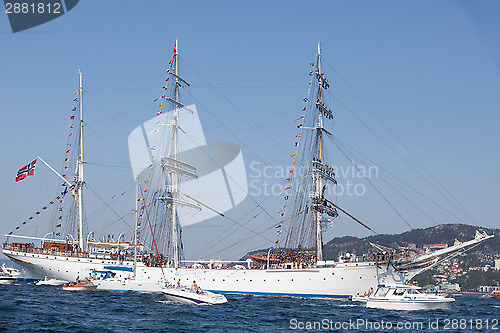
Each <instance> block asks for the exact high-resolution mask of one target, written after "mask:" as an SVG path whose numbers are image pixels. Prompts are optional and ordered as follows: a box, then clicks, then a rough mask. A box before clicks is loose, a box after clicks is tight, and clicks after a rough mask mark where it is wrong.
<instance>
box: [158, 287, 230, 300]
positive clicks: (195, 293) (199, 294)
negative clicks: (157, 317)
mask: <svg viewBox="0 0 500 333" xmlns="http://www.w3.org/2000/svg"><path fill="white" fill-rule="evenodd" d="M161 292H162V293H163V294H164V295H165V296H166V297H167V298H168V299H170V300H172V301H175V302H181V303H187V304H223V303H227V299H226V297H225V296H224V295H221V294H216V293H212V292H209V291H206V290H201V289H198V290H191V289H190V288H187V287H182V286H181V287H177V288H175V287H167V288H162V289H161Z"/></svg>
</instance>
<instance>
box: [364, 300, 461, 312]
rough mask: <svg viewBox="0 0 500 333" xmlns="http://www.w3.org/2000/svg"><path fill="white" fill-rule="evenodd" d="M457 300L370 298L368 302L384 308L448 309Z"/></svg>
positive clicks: (367, 305)
mask: <svg viewBox="0 0 500 333" xmlns="http://www.w3.org/2000/svg"><path fill="white" fill-rule="evenodd" d="M454 301H455V300H454V299H453V298H448V299H445V300H401V301H395V300H380V299H370V300H369V301H368V302H367V303H366V307H367V308H372V309H384V310H402V311H415V310H446V309H449V308H450V307H451V305H452V304H453V302H454Z"/></svg>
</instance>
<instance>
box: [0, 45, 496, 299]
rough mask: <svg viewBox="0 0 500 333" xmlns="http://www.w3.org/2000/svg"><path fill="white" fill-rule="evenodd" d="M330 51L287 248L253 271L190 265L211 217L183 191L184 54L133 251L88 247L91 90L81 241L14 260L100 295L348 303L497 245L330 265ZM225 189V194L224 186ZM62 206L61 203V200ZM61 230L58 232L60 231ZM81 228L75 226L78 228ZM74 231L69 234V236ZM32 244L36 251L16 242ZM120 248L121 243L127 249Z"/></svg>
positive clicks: (79, 178)
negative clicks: (187, 230) (185, 289)
mask: <svg viewBox="0 0 500 333" xmlns="http://www.w3.org/2000/svg"><path fill="white" fill-rule="evenodd" d="M321 61H322V58H321V51H320V45H319V44H318V52H317V57H316V60H315V63H314V64H313V65H314V70H313V72H312V80H311V85H310V88H309V94H308V97H307V99H306V102H307V105H306V108H305V113H304V116H303V121H302V124H301V125H300V128H301V133H300V135H298V136H297V137H299V138H300V140H299V142H298V145H297V147H298V150H297V152H296V153H295V154H294V155H293V156H294V157H295V160H294V161H295V162H294V163H293V168H292V169H290V174H291V175H292V176H291V177H290V178H289V179H287V180H289V181H290V186H289V188H288V190H289V191H288V192H287V193H289V194H288V195H287V196H286V199H287V200H286V203H285V205H284V206H283V209H284V212H283V213H282V220H281V221H280V222H279V224H278V225H276V228H278V229H279V232H278V233H279V234H280V237H279V240H278V241H277V246H276V248H274V249H272V250H269V251H268V252H267V255H262V256H253V259H248V260H246V261H220V260H208V261H202V260H199V261H187V260H184V258H183V255H182V253H183V243H182V237H181V235H182V223H181V221H180V217H181V216H184V215H185V214H187V212H189V211H190V210H191V211H197V210H200V209H203V208H205V209H207V208H208V209H211V210H212V211H215V212H216V209H213V208H210V207H207V205H206V204H205V203H204V202H203V198H195V197H193V196H192V195H189V194H188V192H187V191H184V189H185V188H186V187H185V186H184V184H187V183H189V182H192V181H196V180H197V179H198V170H197V166H196V165H193V163H190V160H189V159H190V157H189V154H183V152H182V151H181V150H180V146H179V145H180V141H182V136H183V135H185V134H186V133H185V129H184V128H183V126H181V122H182V119H187V120H189V117H194V116H197V114H196V107H195V106H194V105H188V106H186V105H184V104H183V103H182V99H181V94H180V92H181V89H183V87H185V86H189V83H188V82H187V81H186V80H185V79H184V78H182V77H181V76H180V73H179V54H178V45H177V43H176V46H175V48H174V55H173V58H172V60H171V62H170V69H169V70H168V71H167V74H168V79H167V81H168V86H166V87H164V90H166V91H167V92H168V93H165V95H163V96H162V101H161V103H162V104H161V106H162V107H164V108H168V110H169V111H168V112H159V113H158V115H157V117H156V118H155V120H154V121H153V122H152V124H154V126H153V127H154V128H149V129H144V128H142V129H141V130H142V131H143V132H144V131H150V132H148V135H147V141H148V145H147V147H148V149H147V152H145V153H144V154H143V155H142V156H143V159H144V161H143V162H144V163H142V164H141V163H139V164H138V165H143V166H144V167H140V168H139V169H137V170H136V172H134V177H135V181H136V205H137V206H136V209H135V212H136V217H135V227H134V235H133V237H132V238H131V241H128V242H126V241H125V240H124V239H123V238H121V237H119V238H118V240H116V241H115V240H113V239H109V238H108V239H105V238H104V239H101V240H99V239H97V240H96V239H94V237H93V234H92V233H89V234H88V236H87V237H85V233H84V223H83V217H82V188H83V184H84V180H83V165H84V159H83V112H82V97H83V96H82V95H83V89H82V83H81V74H80V86H79V91H78V97H79V99H78V101H79V103H78V104H79V105H78V108H79V111H80V112H79V115H80V119H79V124H78V125H79V126H78V127H79V133H78V135H77V136H76V137H77V138H78V140H77V145H78V154H77V156H76V168H75V173H74V177H73V181H68V180H66V179H67V177H66V176H64V177H63V176H62V175H59V176H60V177H61V178H63V179H64V180H65V184H67V185H68V186H67V188H68V189H69V190H70V192H71V194H72V195H71V198H68V199H65V200H72V201H73V206H74V209H73V210H70V212H69V213H67V214H66V215H65V216H66V220H68V221H70V220H72V219H73V220H75V221H76V239H74V237H73V236H71V235H72V234H75V233H74V232H73V233H70V232H68V233H67V235H63V234H61V233H60V232H59V233H58V237H55V236H54V237H53V235H56V234H54V233H52V234H51V235H52V236H48V237H44V238H35V237H28V236H21V235H15V234H13V233H10V234H9V235H6V236H7V241H6V242H5V243H4V245H3V252H4V254H5V255H6V256H8V257H9V258H11V259H12V260H14V261H16V262H17V263H19V264H20V265H21V266H23V268H25V269H26V271H27V272H29V273H31V274H33V275H34V276H38V277H43V276H46V275H50V276H53V277H55V278H59V279H64V280H73V279H74V278H75V277H76V276H80V277H83V276H88V275H89V274H91V275H92V274H95V273H102V274H103V275H102V278H101V279H100V280H98V281H97V284H98V285H99V289H105V290H138V291H159V290H160V289H161V288H162V287H164V286H165V284H166V283H174V282H175V281H178V280H181V282H182V283H183V284H185V283H190V282H191V281H192V280H196V281H197V283H198V284H199V285H201V286H203V288H204V289H206V290H209V291H215V292H222V293H247V294H258V295H291V296H311V297H348V296H350V295H354V294H356V293H363V292H365V291H367V290H368V289H369V288H370V287H376V286H377V285H378V284H380V283H383V282H384V283H392V282H404V281H406V280H409V279H411V278H413V277H414V276H415V275H416V274H418V273H420V272H422V271H423V270H426V269H428V268H430V267H432V266H433V265H435V264H436V263H437V262H438V261H439V260H440V258H443V257H446V256H449V255H451V254H453V253H456V252H458V251H461V250H464V249H467V248H469V247H472V246H474V245H476V244H478V243H480V242H483V241H485V240H487V239H489V238H490V237H492V236H489V235H487V234H486V233H484V232H479V231H477V232H476V237H475V238H474V239H473V240H470V241H468V242H463V243H460V242H456V243H455V244H454V245H453V246H450V247H448V248H446V249H441V250H437V251H430V252H427V253H421V254H409V253H397V252H396V251H393V250H391V249H387V248H382V247H378V248H377V251H379V253H378V254H377V255H373V256H370V257H358V258H354V257H350V258H345V257H344V258H339V259H337V260H325V258H324V257H323V239H322V236H323V233H324V231H325V230H326V229H327V228H328V226H329V225H331V223H333V222H332V221H333V220H334V219H335V218H336V217H337V216H338V215H339V211H341V212H343V210H342V209H341V208H340V207H338V206H337V205H336V204H335V203H334V202H332V201H331V200H329V199H328V198H327V193H326V191H325V189H326V186H335V184H336V175H335V172H334V168H333V167H332V166H331V164H329V161H328V160H327V158H326V156H325V140H324V139H325V137H326V136H329V135H332V134H331V133H330V132H328V131H327V130H326V129H325V126H324V124H325V122H328V121H332V118H333V111H332V110H331V109H330V108H329V107H328V106H327V105H326V104H325V102H324V98H323V94H324V92H325V90H326V89H328V88H329V82H328V80H327V79H326V77H325V75H324V73H323V72H322V67H321ZM222 186H226V184H222ZM62 196H63V195H62V194H61V196H58V197H57V200H62ZM58 221H59V220H56V222H55V224H56V225H57V227H60V223H58ZM73 225H75V224H74V223H73ZM68 230H69V229H68ZM18 239H21V240H26V239H28V243H25V242H20V241H13V240H18ZM120 239H121V241H120Z"/></svg>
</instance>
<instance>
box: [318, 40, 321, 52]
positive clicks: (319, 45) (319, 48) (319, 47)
mask: <svg viewBox="0 0 500 333" xmlns="http://www.w3.org/2000/svg"><path fill="white" fill-rule="evenodd" d="M318 55H321V43H318Z"/></svg>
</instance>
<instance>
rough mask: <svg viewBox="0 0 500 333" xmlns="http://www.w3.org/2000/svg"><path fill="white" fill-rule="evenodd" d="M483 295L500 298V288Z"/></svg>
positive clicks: (484, 296)
mask: <svg viewBox="0 0 500 333" xmlns="http://www.w3.org/2000/svg"><path fill="white" fill-rule="evenodd" d="M481 297H483V298H500V291H499V290H496V291H492V292H491V293H489V294H484V295H483V296H481Z"/></svg>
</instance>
